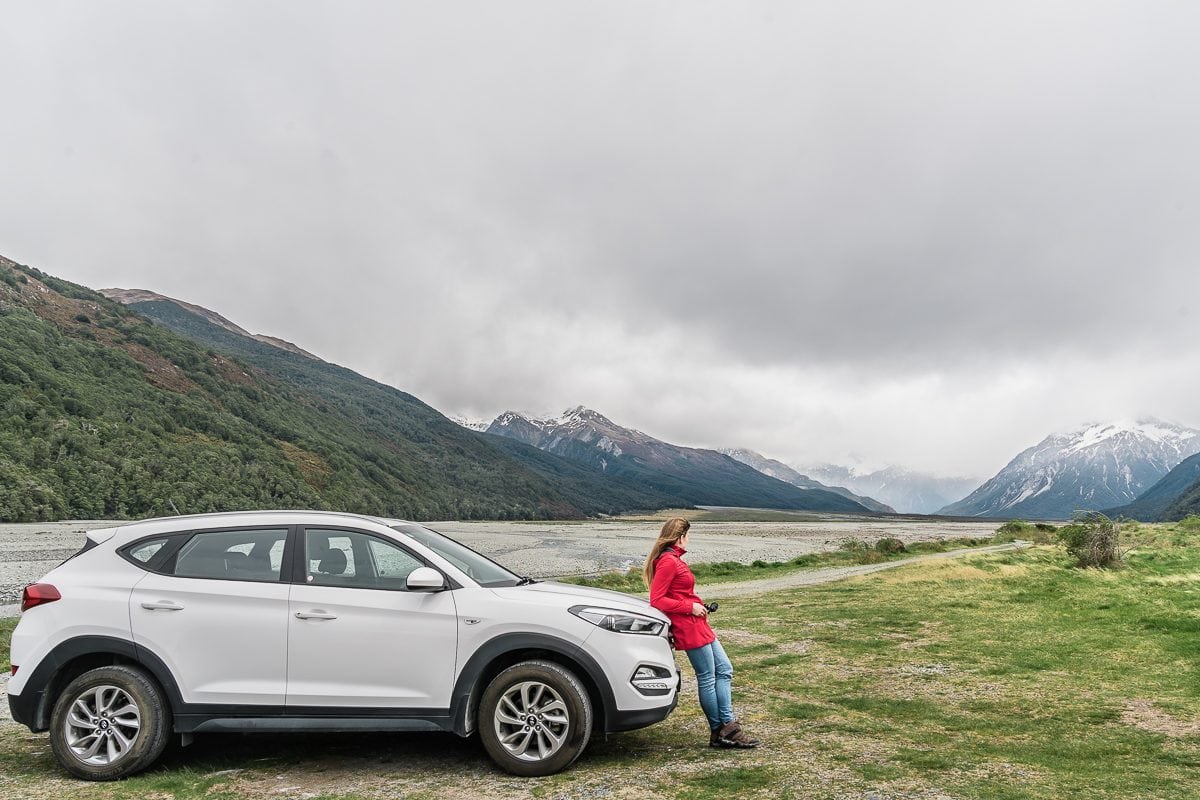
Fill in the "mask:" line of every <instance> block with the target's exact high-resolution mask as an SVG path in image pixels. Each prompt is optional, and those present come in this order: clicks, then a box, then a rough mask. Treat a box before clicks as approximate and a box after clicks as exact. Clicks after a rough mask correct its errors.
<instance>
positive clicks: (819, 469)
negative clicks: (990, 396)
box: [797, 464, 981, 514]
mask: <svg viewBox="0 0 1200 800" xmlns="http://www.w3.org/2000/svg"><path fill="white" fill-rule="evenodd" d="M797 469H799V470H800V471H802V472H803V473H804V474H805V475H808V476H809V477H811V478H815V479H817V480H819V481H821V482H823V483H829V484H837V485H839V486H845V487H846V488H848V489H850V490H851V491H853V492H857V493H859V494H864V495H867V496H869V497H873V498H875V499H876V500H878V501H880V502H883V503H887V504H888V505H889V506H891V507H893V508H895V509H896V511H898V512H900V513H902V514H935V513H937V512H938V511H939V509H941V508H943V507H944V506H946V505H949V504H950V503H953V502H954V501H955V500H958V499H960V498H962V497H964V496H965V495H966V494H967V493H968V492H970V491H971V490H972V489H974V488H975V487H976V486H978V485H979V484H980V482H981V481H980V480H979V479H978V478H967V477H944V476H938V475H932V474H930V473H927V472H919V471H917V470H911V469H908V468H906V467H901V466H889V467H885V468H883V469H878V470H872V471H869V472H860V471H859V470H856V469H853V468H850V467H843V466H839V465H837V464H814V465H810V466H801V467H797Z"/></svg>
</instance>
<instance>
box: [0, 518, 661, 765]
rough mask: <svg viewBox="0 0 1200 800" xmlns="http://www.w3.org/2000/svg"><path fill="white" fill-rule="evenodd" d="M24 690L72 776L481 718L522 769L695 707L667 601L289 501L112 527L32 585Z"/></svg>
mask: <svg viewBox="0 0 1200 800" xmlns="http://www.w3.org/2000/svg"><path fill="white" fill-rule="evenodd" d="M21 606H22V612H23V613H22V617H21V621H20V623H19V624H18V625H17V628H16V630H15V631H14V633H13V636H12V658H11V661H12V665H13V667H12V672H13V674H12V678H11V680H10V682H9V685H8V702H9V706H10V708H11V709H12V715H13V718H14V719H15V720H17V721H18V722H20V723H22V724H24V725H27V726H28V727H29V729H30V730H32V731H34V732H40V731H45V730H49V731H50V742H51V746H52V748H53V750H54V754H55V756H56V757H57V758H58V761H59V763H61V764H62V765H63V767H64V768H66V770H67V771H69V772H71V773H73V774H75V775H77V776H79V777H81V778H87V779H90V780H111V779H116V778H122V777H124V776H126V775H130V774H132V773H134V772H138V771H139V770H142V769H145V768H146V767H148V766H149V765H150V764H152V763H153V762H154V761H155V760H156V759H157V758H158V757H159V755H160V754H161V753H162V751H163V748H164V746H165V745H166V743H167V739H168V737H169V736H170V735H171V733H172V732H174V733H178V734H182V735H183V743H184V744H186V743H188V742H189V741H190V739H191V736H192V735H193V734H196V733H203V732H207V731H314V730H319V731H381V730H386V731H450V732H454V733H456V734H458V735H460V736H468V735H470V734H471V733H472V732H473V731H475V730H478V731H479V734H480V736H481V738H482V740H483V743H484V746H485V747H486V749H487V751H488V754H489V755H490V756H491V757H492V758H493V759H494V760H495V761H496V763H497V764H498V765H499V766H500V767H502V768H503V769H505V770H507V771H508V772H511V773H514V774H517V775H548V774H551V773H554V772H557V771H559V770H561V769H564V768H565V767H567V766H568V765H569V764H571V762H573V761H574V760H575V759H576V758H577V757H578V756H579V754H580V753H581V752H582V751H583V749H584V747H585V746H586V745H587V741H588V737H589V736H590V735H591V732H592V730H593V729H596V730H599V731H606V732H609V731H623V730H631V729H633V728H640V727H644V726H646V725H651V724H653V723H655V722H658V721H659V720H661V719H663V718H664V717H666V716H667V715H668V714H669V713H671V710H672V709H673V708H674V707H675V701H676V697H677V690H678V686H679V674H678V671H677V670H676V668H675V661H674V657H673V653H672V651H671V648H670V645H669V643H668V640H667V636H668V623H667V619H666V617H665V616H663V615H662V614H661V613H659V612H658V611H656V610H655V609H653V608H651V607H650V606H649V605H648V604H647V603H645V602H644V601H642V600H639V599H637V598H634V597H629V596H627V595H622V594H618V593H616V592H607V591H602V590H598V589H586V588H583V587H578V586H570V585H566V584H561V583H554V582H538V581H534V580H531V579H529V578H522V577H519V576H517V575H514V574H513V573H511V572H509V571H508V570H506V569H505V568H504V567H501V566H500V565H499V564H496V563H495V562H493V561H491V560H489V559H487V558H485V557H483V556H481V555H479V554H478V553H476V552H474V551H473V550H470V549H469V548H467V547H464V546H463V545H461V544H459V543H458V542H455V541H453V540H452V539H448V538H446V537H444V536H441V535H440V534H437V533H434V532H433V531H431V530H429V529H427V528H423V527H421V526H419V525H414V524H412V523H408V522H401V521H399V520H387V519H378V518H374V517H364V516H357V515H349V514H331V513H323V512H301V511H271V512H263V511H260V512H245V513H231V514H208V515H200V516H191V517H173V518H169V519H158V520H147V521H144V522H137V523H133V524H129V525H123V526H121V527H117V528H107V529H104V530H96V531H92V532H90V533H89V534H88V535H87V543H86V544H85V546H84V548H83V549H82V550H80V551H79V553H78V554H76V555H75V556H73V557H72V558H70V559H68V560H67V561H66V562H65V563H63V564H62V565H60V566H59V567H57V568H56V569H54V570H53V571H51V572H50V573H49V574H48V575H46V576H45V577H44V578H43V579H42V580H41V582H39V583H36V584H32V585H30V586H28V587H26V589H25V595H24V598H23V602H22V604H21Z"/></svg>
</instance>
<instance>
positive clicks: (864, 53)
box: [0, 0, 1200, 476]
mask: <svg viewBox="0 0 1200 800" xmlns="http://www.w3.org/2000/svg"><path fill="white" fill-rule="evenodd" d="M0 9H2V17H0V115H2V116H0V254H4V255H7V256H9V257H11V258H14V259H16V260H17V261H21V262H23V263H27V264H30V265H32V266H36V267H39V268H41V269H44V270H46V271H47V272H50V273H51V274H54V275H57V276H60V277H63V278H66V279H68V280H73V281H76V282H79V283H83V284H85V285H88V286H91V287H93V288H103V287H109V286H120V287H125V288H145V289H151V290H154V291H158V292H162V293H164V294H167V295H171V296H174V297H178V298H180V299H184V300H188V301H191V302H195V303H199V304H201V305H204V306H206V307H208V308H211V309H213V310H215V311H218V312H219V313H221V314H223V315H225V316H227V317H229V318H230V319H232V320H233V321H235V322H237V323H239V324H241V325H242V326H243V327H245V328H247V329H249V330H252V331H254V332H259V333H268V334H273V335H277V336H281V337H283V338H285V339H289V340H291V341H294V342H296V343H297V344H299V345H300V346H302V347H304V348H306V349H308V350H310V351H312V352H314V353H316V354H318V355H320V356H321V357H323V358H325V359H327V360H330V361H334V362H337V363H340V364H344V365H346V366H349V367H351V368H353V369H356V370H358V371H360V372H362V373H364V374H366V375H369V376H370V377H373V378H376V379H378V380H381V381H384V382H386V383H390V384H392V385H395V386H397V387H400V388H401V389H404V390H405V391H409V392H411V393H413V394H415V395H417V396H418V397H420V398H421V399H423V400H425V401H426V402H428V403H430V404H431V405H433V406H435V407H436V408H438V409H440V410H441V411H443V412H444V413H447V414H451V415H455V414H457V415H464V416H468V417H491V416H494V415H495V414H496V413H498V412H500V411H503V410H506V409H517V410H523V411H528V412H549V413H557V412H560V411H561V410H562V409H564V408H566V407H568V406H573V405H577V404H583V405H587V406H590V407H593V408H596V409H598V410H600V411H601V412H603V413H605V414H606V415H607V416H609V417H611V418H613V419H614V420H616V421H617V422H620V423H623V424H627V425H630V426H632V427H636V428H639V429H641V430H644V431H646V432H648V433H650V434H652V435H655V436H658V437H660V438H664V439H667V440H669V441H673V442H678V443H682V444H690V445H697V446H744V447H750V448H754V449H756V450H759V451H761V452H763V453H765V454H767V455H769V456H773V457H776V458H780V459H782V460H784V461H788V462H792V463H808V462H814V461H835V462H839V463H851V461H852V460H853V459H859V460H861V461H862V463H864V464H866V465H883V464H886V463H900V464H905V465H909V466H913V467H917V468H921V469H926V470H931V471H935V472H938V473H942V474H967V475H975V476H988V475H990V474H992V473H994V472H995V471H996V470H998V469H999V468H1000V467H1001V466H1003V465H1004V463H1005V462H1007V461H1008V460H1009V459H1010V458H1011V457H1012V456H1013V455H1015V453H1016V452H1017V451H1018V450H1020V449H1022V448H1024V447H1027V446H1029V445H1031V444H1033V443H1035V442H1037V441H1038V440H1040V439H1041V438H1042V437H1043V436H1045V435H1046V434H1047V433H1049V432H1051V431H1053V430H1058V429H1065V428H1070V427H1073V426H1075V425H1078V424H1080V423H1084V422H1087V421H1090V420H1105V421H1107V420H1110V419H1115V418H1134V417H1138V416H1143V415H1153V416H1157V417H1160V418H1163V419H1167V420H1171V421H1176V422H1180V423H1183V424H1187V425H1192V426H1197V427H1200V405H1198V403H1197V398H1200V325H1198V324H1197V323H1198V321H1200V319H1198V316H1197V311H1196V302H1197V298H1200V269H1198V266H1200V258H1198V256H1200V224H1198V223H1200V145H1198V143H1200V99H1198V98H1200V94H1198V93H1197V84H1196V79H1197V75H1200V48H1198V47H1197V46H1196V43H1197V41H1200V4H1197V3H1194V2H1188V0H1179V2H1148V1H1147V0H1131V1H1130V2H1123V3H1111V2H1098V1H1097V0H1079V2H1064V1H1062V0H1059V1H1057V2H1051V3H1047V2H1044V0H1038V1H1037V2H1028V3H1022V2H1013V0H1004V2H996V3H983V2H970V3H963V2H961V0H947V2H923V1H922V0H913V1H912V2H906V3H897V2H894V1H893V0H885V1H884V2H846V0H832V1H831V2H822V3H813V2H793V1H791V0H789V1H788V2H736V3H732V2H727V3H719V4H718V3H705V2H693V1H692V0H688V1H686V2H685V1H684V0H677V1H676V2H672V3H651V2H590V3H583V2H562V0H547V2H515V1H514V0H507V1H506V2H502V3H498V2H479V3H463V2H438V3H429V2H413V3H400V2H377V3H367V2H356V3H345V2H325V3H317V2H296V0H287V2H276V3H267V2H247V1H246V0H237V2H228V3H218V2H193V3H163V2H159V1H158V0H148V1H147V2H142V3H132V2H115V1H114V0H108V1H107V2H104V3H93V2H78V3H55V2H45V0H39V2H36V3H29V2H8V0H0Z"/></svg>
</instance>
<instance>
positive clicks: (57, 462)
mask: <svg viewBox="0 0 1200 800" xmlns="http://www.w3.org/2000/svg"><path fill="white" fill-rule="evenodd" d="M170 305H171V307H172V308H175V309H178V306H175V305H174V304H170ZM180 313H184V312H182V310H180ZM189 316H190V315H189ZM193 318H194V319H196V320H197V321H199V318H196V317H193ZM204 324H208V323H204ZM210 327H214V326H211V325H210ZM214 329H215V328H214ZM216 330H220V329H216ZM228 335H229V336H230V337H231V338H233V339H244V337H237V336H235V335H233V334H228ZM244 341H246V342H249V343H251V344H253V345H255V346H256V347H258V348H261V349H262V351H263V353H261V354H260V357H261V358H264V359H267V360H270V358H271V357H272V356H274V355H275V353H278V354H279V355H280V356H284V357H287V358H282V359H277V360H275V361H273V362H271V364H270V366H271V367H272V371H271V372H268V371H267V370H265V369H261V368H259V369H256V368H254V366H253V365H251V364H248V363H246V362H243V361H240V360H238V359H237V358H231V357H229V356H227V355H223V354H222V353H220V352H218V351H217V350H216V349H213V348H209V347H205V346H203V345H198V344H197V343H196V342H195V341H193V340H191V339H189V338H186V337H184V336H181V335H179V334H178V333H175V332H173V331H171V330H169V329H167V328H165V327H163V326H162V325H157V324H154V323H153V322H151V321H150V320H148V319H146V318H145V317H143V316H141V315H140V314H137V313H135V312H133V311H131V310H130V309H128V308H125V307H123V306H120V305H118V304H116V303H113V302H111V301H109V300H107V299H106V298H104V297H102V296H100V295H99V294H97V293H95V292H92V291H90V290H88V289H85V288H83V287H79V286H75V285H73V284H70V283H67V282H65V281H60V280H58V279H55V278H53V277H51V276H48V275H44V274H42V273H40V272H38V271H36V270H30V269H27V268H20V267H17V266H16V265H12V266H10V265H9V264H7V263H5V262H3V261H2V260H0V520H11V521H32V520H47V519H63V518H72V517H73V518H111V517H116V518H133V517H143V516H149V515H157V514H171V513H174V511H175V510H176V509H178V511H180V512H182V513H198V512H206V511H223V510H235V509H245V508H297V507H306V508H331V509H339V510H348V511H356V512H361V513H369V514H379V515H387V516H401V517H406V518H410V519H419V520H420V519H446V518H459V519H478V518H498V519H510V518H513V519H515V518H546V517H578V516H582V515H586V514H596V513H612V512H615V511H620V510H626V509H630V508H655V507H661V506H663V505H669V504H671V503H669V502H668V499H667V498H664V497H663V496H661V495H658V494H656V493H653V492H645V491H641V490H640V489H639V488H638V487H635V486H630V485H628V484H623V483H621V482H619V481H616V482H614V481H612V480H610V479H606V478H605V477H604V476H602V475H600V474H598V473H589V472H588V471H586V470H583V469H577V468H575V467H573V466H561V469H560V470H559V471H558V472H557V473H556V472H555V470H554V468H553V464H551V463H549V462H550V459H552V457H544V456H545V454H538V455H536V456H532V455H528V456H527V460H528V461H530V462H536V465H535V466H533V467H527V466H525V464H524V463H523V462H522V461H520V460H518V459H516V458H514V457H513V456H512V455H511V454H510V453H511V451H512V448H507V449H505V450H503V451H502V450H501V449H499V448H497V447H494V446H493V445H492V444H491V443H490V442H489V441H488V437H484V436H482V435H479V434H475V433H473V432H471V431H467V430H465V429H463V428H460V427H459V426H457V425H455V424H454V423H452V422H450V421H449V420H447V419H445V418H444V417H442V416H441V415H440V414H438V413H437V412H436V411H435V410H433V409H432V408H430V407H428V406H426V405H425V404H423V403H421V402H420V401H418V400H417V399H416V398H413V397H412V396H410V395H407V394H404V393H403V392H400V391H398V390H395V389H392V388H390V387H386V386H382V385H380V384H376V383H374V382H371V381H368V380H367V379H365V378H362V377H361V376H358V375H355V374H354V373H352V372H350V371H349V370H345V369H342V368H340V367H336V366H334V365H330V364H324V363H323V362H316V361H312V360H310V359H306V358H304V357H302V356H297V355H293V354H291V353H287V352H285V351H283V350H279V349H277V348H273V347H271V346H270V345H265V344H261V343H259V342H255V341H254V340H250V339H244ZM272 351H273V352H272ZM288 358H290V359H294V360H295V361H294V362H293V361H289V360H287V359H288ZM296 362H304V364H302V365H299V366H297V364H296ZM363 386H366V387H369V389H362V388H361V387H363ZM529 449H530V450H532V448H529Z"/></svg>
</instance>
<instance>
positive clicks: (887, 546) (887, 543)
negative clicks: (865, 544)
mask: <svg viewBox="0 0 1200 800" xmlns="http://www.w3.org/2000/svg"><path fill="white" fill-rule="evenodd" d="M875 550H876V552H879V553H883V554H884V555H885V556H886V555H894V554H896V553H907V552H908V548H906V547H905V546H904V542H902V541H900V540H899V539H897V538H895V537H893V536H885V537H883V538H882V539H880V540H879V541H877V542H875Z"/></svg>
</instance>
